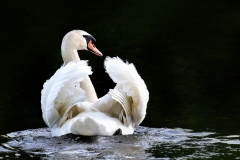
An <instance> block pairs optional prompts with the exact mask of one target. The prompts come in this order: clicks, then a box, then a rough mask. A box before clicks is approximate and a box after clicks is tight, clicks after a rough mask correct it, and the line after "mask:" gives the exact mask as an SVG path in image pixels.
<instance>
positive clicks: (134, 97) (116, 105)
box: [93, 57, 149, 128]
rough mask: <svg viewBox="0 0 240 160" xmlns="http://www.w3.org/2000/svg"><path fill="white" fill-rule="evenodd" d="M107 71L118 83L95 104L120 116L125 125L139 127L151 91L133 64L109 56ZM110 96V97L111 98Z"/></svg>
mask: <svg viewBox="0 0 240 160" xmlns="http://www.w3.org/2000/svg"><path fill="white" fill-rule="evenodd" d="M104 65H105V68H106V72H107V73H108V74H109V76H110V77H111V78H112V80H113V81H114V82H115V83H117V85H116V86H115V88H114V89H112V90H110V91H109V93H108V94H107V95H105V96H104V97H102V98H100V99H99V100H98V101H97V102H95V103H94V104H93V106H94V107H95V108H97V109H98V110H99V111H101V112H105V113H106V114H108V115H111V116H112V117H115V118H118V119H119V120H120V121H121V122H122V123H123V124H124V125H125V126H129V125H130V124H131V125H132V127H134V128H135V127H137V126H138V125H139V124H140V123H141V122H142V121H143V119H144V117H145V115H146V109H147V103H148V100H149V92H148V90H147V87H146V84H145V83H144V81H143V80H142V78H141V77H140V76H139V74H138V72H137V70H136V68H135V67H134V65H133V64H129V63H128V62H127V63H124V62H123V61H122V60H121V59H120V58H118V57H114V58H110V57H107V58H106V60H105V62H104ZM109 97H110V98H109Z"/></svg>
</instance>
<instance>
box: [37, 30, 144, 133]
mask: <svg viewBox="0 0 240 160" xmlns="http://www.w3.org/2000/svg"><path fill="white" fill-rule="evenodd" d="M86 37H87V38H86ZM73 39H74V45H73V44H71V43H68V42H69V41H70V42H71V41H73ZM94 40H95V39H94V38H93V37H92V36H91V35H90V34H88V33H87V32H84V31H80V30H77V31H71V32H69V33H68V34H67V35H66V36H65V37H64V39H63V42H62V55H63V60H64V65H63V66H62V67H61V68H60V69H58V70H57V71H56V73H55V74H54V75H53V76H52V77H51V78H50V79H49V80H47V81H46V82H45V83H44V85H43V89H42V92H41V93H42V96H41V106H42V113H43V119H44V121H45V123H46V124H47V125H48V127H50V128H51V132H52V136H60V135H64V134H68V133H73V134H79V135H85V136H92V135H106V136H111V135H114V134H115V133H116V131H117V133H119V132H120V133H121V134H123V135H126V134H132V133H133V131H134V129H135V128H136V127H137V126H138V125H139V124H140V123H141V122H142V121H143V119H144V117H145V115H146V108H147V103H148V99H149V93H148V90H147V87H146V85H145V83H144V81H143V80H142V78H141V77H140V76H139V74H138V73H137V70H136V68H135V67H134V65H133V64H128V63H124V62H123V61H122V60H121V59H120V58H118V57H115V58H110V57H107V58H106V60H105V62H104V66H105V69H106V72H107V73H108V74H109V76H110V77H111V78H112V80H113V81H114V82H115V83H116V86H115V88H114V89H110V91H109V92H108V93H107V94H106V95H105V96H103V97H101V98H100V99H98V98H97V97H96V93H95V90H94V87H93V85H92V83H91V80H90V79H89V77H88V75H90V74H92V71H91V67H89V66H88V65H87V62H86V61H82V60H80V58H79V57H78V55H77V56H76V54H77V50H81V49H86V50H90V51H91V52H94V53H95V54H97V55H102V54H101V52H100V51H98V50H97V49H96V47H95V46H94V45H93V41H94ZM78 43H79V45H78ZM63 45H64V46H63ZM84 45H87V46H84ZM89 45H92V46H93V47H91V46H89ZM79 46H81V47H79ZM82 46H83V47H82Z"/></svg>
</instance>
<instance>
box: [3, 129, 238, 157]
mask: <svg viewBox="0 0 240 160" xmlns="http://www.w3.org/2000/svg"><path fill="white" fill-rule="evenodd" d="M2 138H4V139H5V142H4V143H1V146H0V158H1V157H2V158H4V157H5V156H9V157H11V158H23V157H24V158H25V159H26V157H29V158H33V157H40V158H42V159H44V158H46V159H79V158H82V159H119V158H124V159H134V158H135V159H156V158H163V159H168V158H188V159H191V158H210V157H216V156H217V157H234V158H238V156H239V157H240V155H237V154H236V153H238V151H239V150H240V149H238V148H239V147H238V146H239V144H240V140H239V135H228V136H217V134H216V133H213V132H193V131H191V130H187V129H181V128H175V129H171V128H147V127H138V128H137V129H136V131H135V132H134V134H133V135H127V136H112V137H104V136H94V137H84V136H76V135H73V134H69V135H64V136H61V137H51V135H50V130H49V129H47V128H41V129H34V130H25V131H19V132H13V133H9V134H7V137H6V136H5V137H4V136H2ZM1 142H2V141H1Z"/></svg>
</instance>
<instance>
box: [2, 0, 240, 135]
mask: <svg viewBox="0 0 240 160" xmlns="http://www.w3.org/2000/svg"><path fill="white" fill-rule="evenodd" d="M0 19H1V28H0V34H1V36H0V55H1V58H0V59H1V62H0V68H1V72H0V77H1V81H0V82H1V83H0V97H1V98H0V134H6V133H9V132H12V131H19V130H25V129H30V128H39V127H46V125H45V124H44V122H43V120H42V113H41V106H40V97H41V89H42V85H43V83H44V82H45V81H46V80H47V79H49V78H50V77H51V76H52V75H53V73H54V72H55V71H56V70H57V69H58V68H59V67H60V66H61V64H62V58H61V54H60V45H61V41H62V38H63V36H64V35H65V34H66V33H67V32H69V31H71V30H73V29H82V30H85V31H87V32H89V33H90V34H92V35H93V36H94V37H95V38H96V39H97V44H96V46H97V47H98V49H99V50H100V51H101V52H102V53H103V54H104V56H111V57H112V56H119V57H120V58H122V59H124V60H128V61H129V62H132V63H134V65H135V66H136V68H137V70H138V72H139V74H140V75H141V76H142V78H143V79H144V80H145V83H146V85H147V87H148V89H149V93H150V101H149V103H148V109H147V116H146V118H145V120H144V121H143V123H142V125H144V126H147V127H170V128H174V127H180V128H189V129H192V130H195V131H214V132H217V133H219V134H238V133H239V123H240V118H239V111H240V109H239V108H240V107H239V98H240V93H239V90H240V84H239V79H240V63H239V62H240V53H239V50H240V45H239V44H240V29H239V28H240V1H238V0H211V1H204V0H203V1H191V0H172V1H167V0H163V1H159V0H152V1H143V0H130V1H125V2H124V1H117V2H115V1H111V0H105V1H96V0H92V1H80V0H78V1H55V0H52V1H44V0H41V1H30V0H25V1H1V2H0ZM79 53H80V57H81V59H86V60H89V64H90V65H91V66H92V68H93V72H94V74H93V75H92V76H91V78H92V81H93V84H94V85H95V88H96V91H97V93H98V96H99V97H101V96H103V95H104V94H106V93H107V92H108V89H109V88H113V87H114V84H113V83H112V81H111V79H110V78H109V77H108V75H107V74H106V73H105V71H104V68H103V61H104V59H105V58H99V57H97V56H95V55H93V54H91V53H90V52H86V51H80V52H79Z"/></svg>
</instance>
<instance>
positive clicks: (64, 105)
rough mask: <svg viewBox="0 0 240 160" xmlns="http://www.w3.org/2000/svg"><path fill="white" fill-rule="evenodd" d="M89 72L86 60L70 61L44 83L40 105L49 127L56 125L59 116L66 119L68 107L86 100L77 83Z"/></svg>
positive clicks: (59, 118) (59, 119)
mask: <svg viewBox="0 0 240 160" xmlns="http://www.w3.org/2000/svg"><path fill="white" fill-rule="evenodd" d="M91 73H92V71H91V67H89V66H87V62H86V61H80V62H70V63H68V64H67V65H66V66H62V67H61V68H60V69H58V70H57V71H56V72H55V74H54V75H53V76H52V77H51V78H50V79H49V80H47V81H46V82H45V83H44V85H43V89H42V92H41V93H42V97H41V106H42V113H43V119H44V121H45V123H46V124H47V125H48V126H49V127H50V128H53V127H58V126H59V125H60V124H59V123H60V121H62V120H61V118H65V119H66V112H67V111H68V110H69V107H72V105H73V104H75V103H77V102H81V101H86V100H87V98H86V96H85V91H84V90H82V89H81V88H80V84H79V83H80V82H81V81H82V80H83V79H84V78H86V76H88V75H89V74H91ZM64 115H65V116H64Z"/></svg>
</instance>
